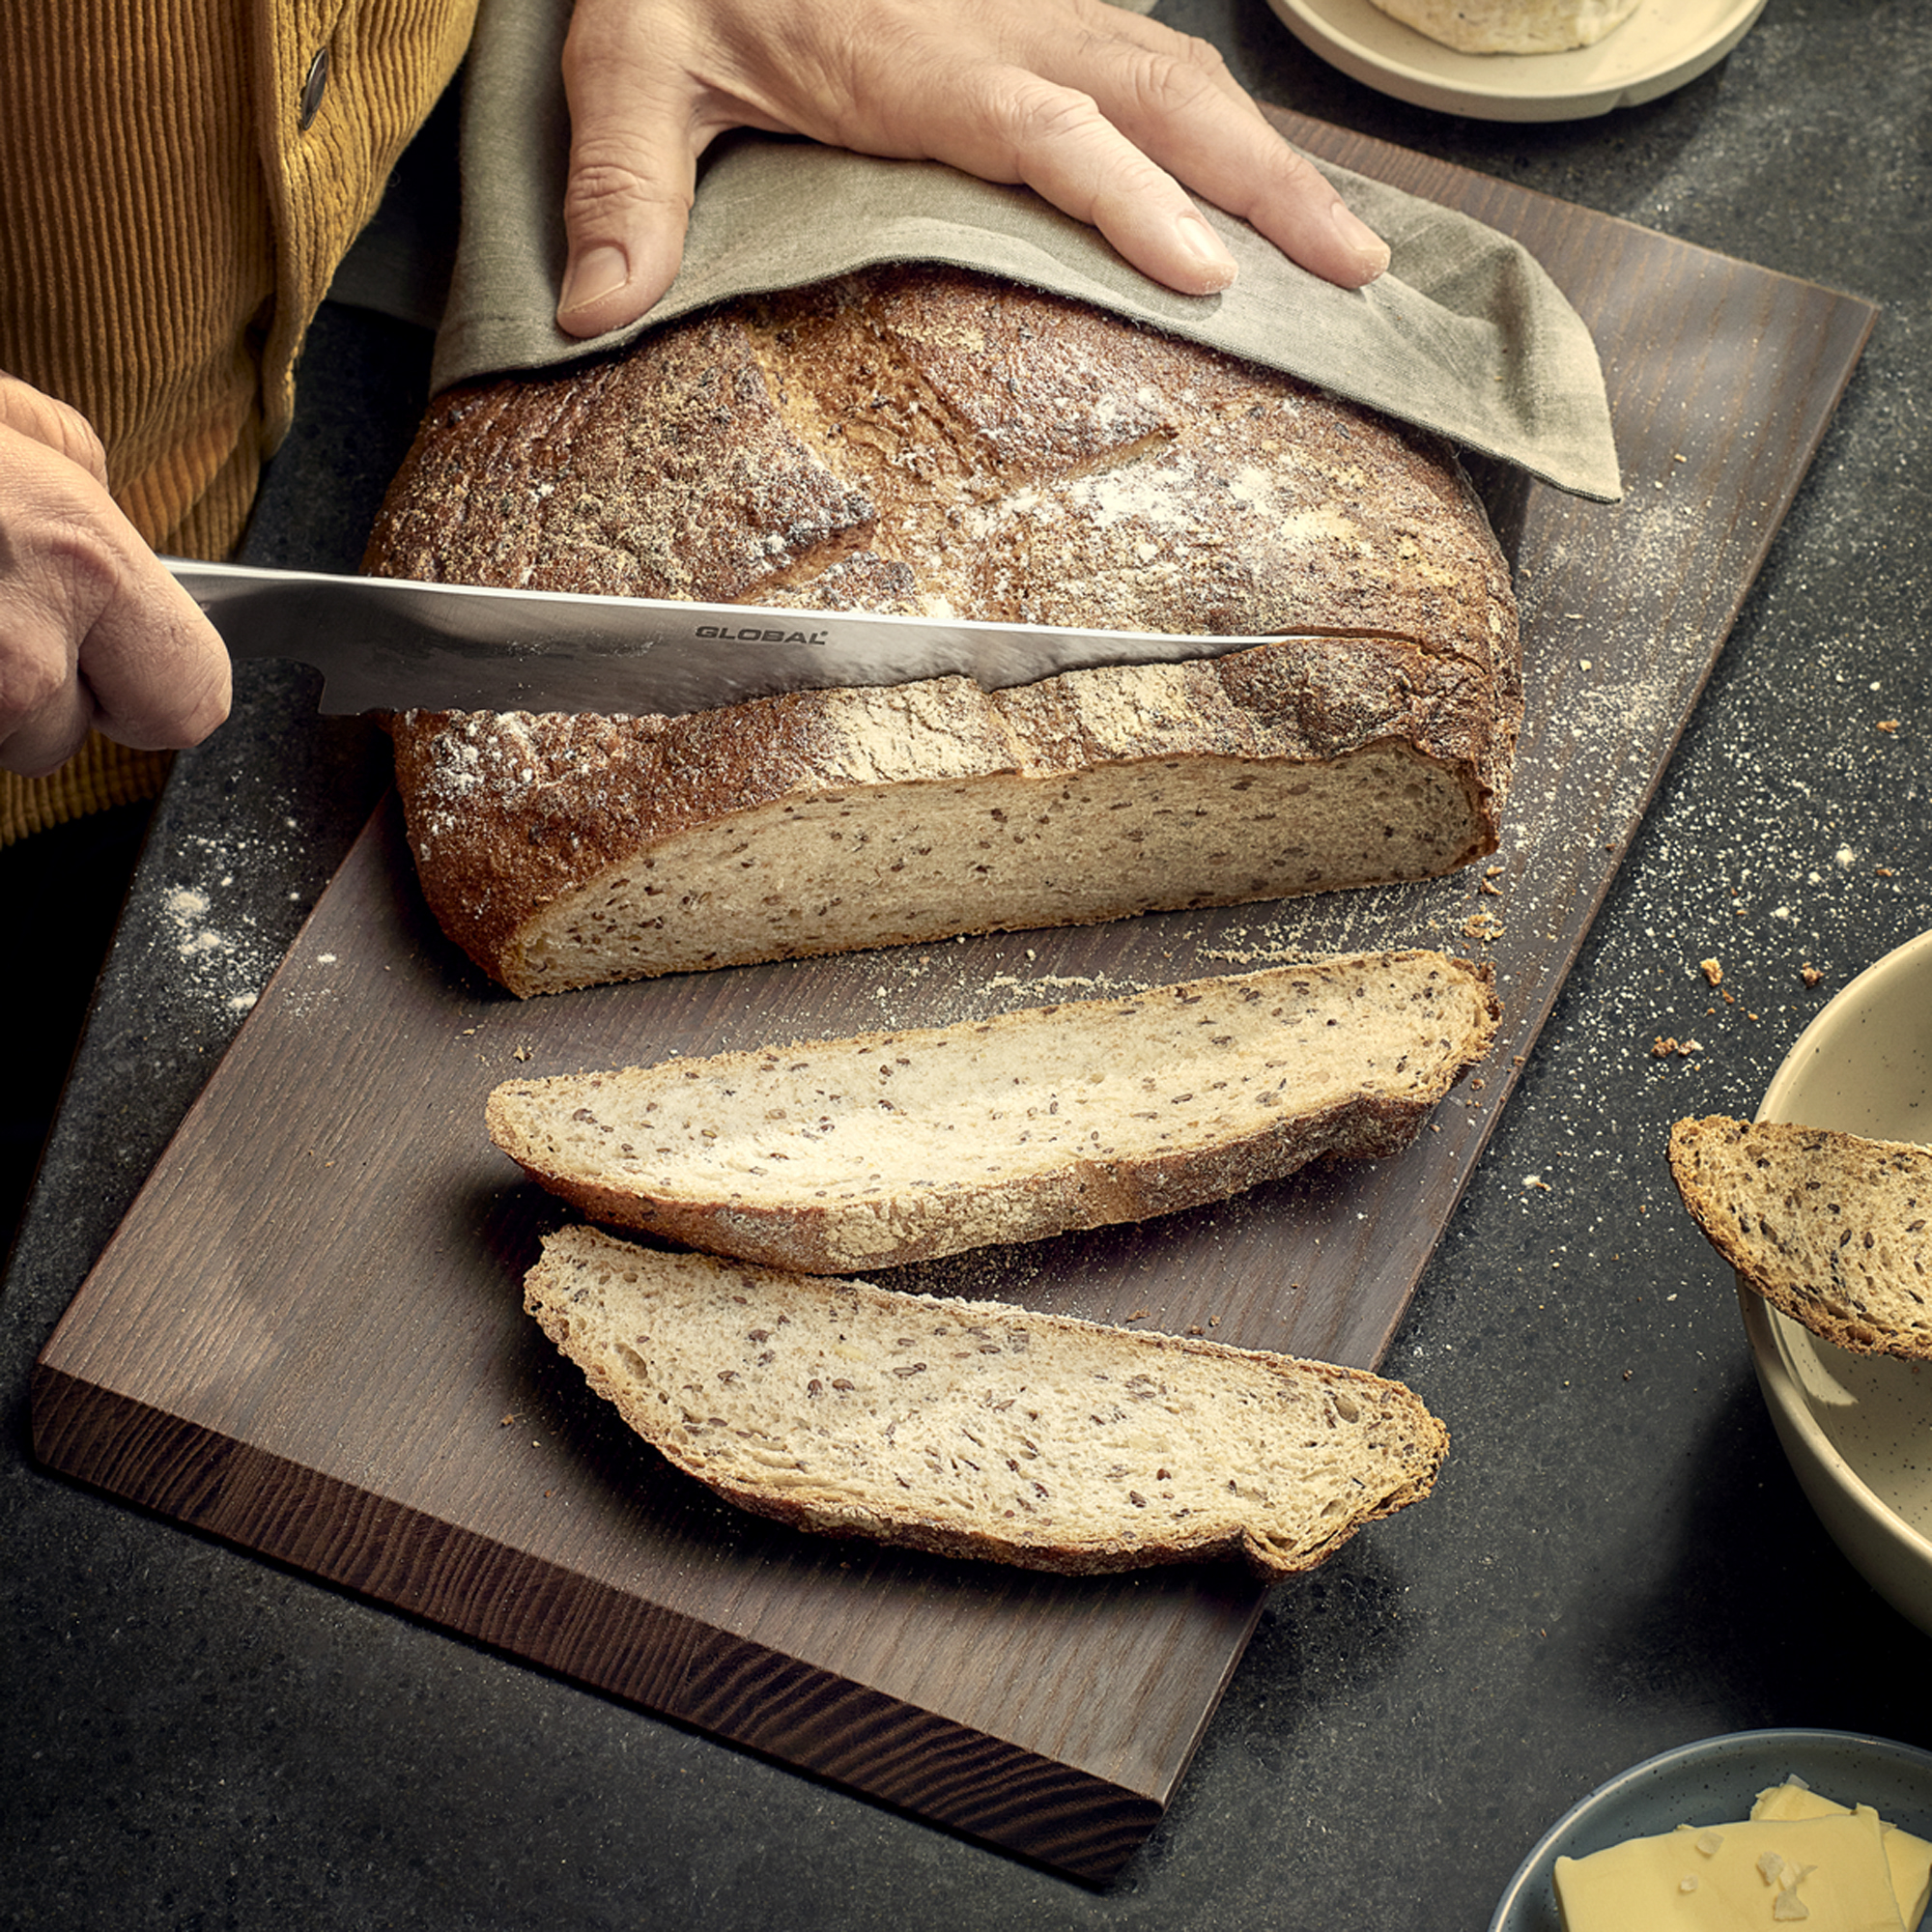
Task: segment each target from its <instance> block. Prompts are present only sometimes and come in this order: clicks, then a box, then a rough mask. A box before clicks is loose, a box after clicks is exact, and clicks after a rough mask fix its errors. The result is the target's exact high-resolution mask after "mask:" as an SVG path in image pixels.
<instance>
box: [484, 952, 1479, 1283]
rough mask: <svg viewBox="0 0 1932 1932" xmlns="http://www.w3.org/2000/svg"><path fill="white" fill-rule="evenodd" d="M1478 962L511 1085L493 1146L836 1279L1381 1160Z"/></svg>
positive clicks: (743, 1251) (671, 1227) (1026, 1013)
mask: <svg viewBox="0 0 1932 1932" xmlns="http://www.w3.org/2000/svg"><path fill="white" fill-rule="evenodd" d="M1496 1016H1497V1007H1496V1001H1495V996H1494V992H1493V990H1492V982H1491V978H1490V974H1489V972H1488V969H1486V968H1482V967H1477V966H1474V965H1471V964H1470V963H1469V962H1467V961H1465V960H1462V959H1456V958H1453V957H1450V956H1449V955H1446V954H1442V953H1435V952H1390V953H1371V954H1354V955H1348V956H1344V957H1337V958H1329V959H1320V960H1311V961H1308V962H1306V963H1304V964H1300V965H1294V966H1282V967H1275V968H1271V969H1269V970H1267V971H1265V972H1261V973H1248V974H1236V975H1230V976H1228V977H1226V978H1219V979H1209V980H1195V981H1191V982H1188V983H1185V984H1181V985H1171V986H1162V987H1156V988H1154V989H1152V990H1151V991H1148V992H1145V993H1138V994H1133V995H1130V996H1127V997H1123V998H1117V999H1110V1000H1087V1001H1077V1002H1070V1003H1066V1004H1063V1005H1058V1006H1051V1007H1035V1008H1027V1009H1020V1010H1018V1011H1015V1012H1009V1013H1005V1014H1000V1015H996V1016H994V1017H992V1018H988V1019H984V1020H979V1021H970V1022H959V1023H955V1024H953V1025H952V1026H946V1027H933V1028H924V1029H907V1030H903V1031H898V1032H892V1033H871V1034H864V1035H859V1036H857V1037H851V1038H845V1039H836V1040H812V1041H805V1042H800V1043H796V1044H790V1045H781V1046H773V1047H769V1048H766V1049H763V1050H760V1051H756V1052H750V1053H728V1054H720V1055H717V1056H713V1057H708V1058H691V1059H676V1060H669V1061H665V1062H661V1063H659V1064H658V1065H653V1066H646V1067H631V1068H627V1069H622V1070H616V1071H611V1072H595V1073H585V1074H582V1075H565V1076H559V1077H555V1078H551V1079H539V1080H519V1081H508V1082H505V1083H504V1084H503V1085H501V1086H499V1087H498V1088H497V1090H496V1092H495V1093H493V1094H491V1096H490V1100H489V1103H488V1109H487V1121H488V1126H489V1131H490V1133H491V1136H492V1137H493V1138H494V1139H495V1141H496V1142H497V1145H498V1146H499V1147H500V1148H501V1149H503V1151H505V1152H506V1153H508V1154H509V1155H510V1156H511V1157H512V1158H513V1159H514V1160H516V1161H517V1162H518V1163H519V1164H520V1165H521V1166H522V1167H523V1168H524V1169H525V1170H526V1172H527V1173H528V1174H530V1175H531V1176H532V1177H533V1178H534V1179H537V1180H538V1181H540V1182H541V1183H542V1184H543V1185H544V1186H545V1187H547V1188H549V1189H551V1190H553V1191H554V1192H555V1193H556V1194H558V1195H560V1196H561V1197H562V1198H564V1199H565V1200H567V1201H569V1202H570V1203H571V1204H572V1205H573V1206H575V1207H576V1208H579V1209H580V1210H581V1211H582V1212H583V1213H585V1214H587V1215H589V1216H590V1217H591V1218H592V1219H595V1220H599V1221H604V1222H608V1223H611V1224H613V1225H616V1226H619V1227H628V1228H635V1229H639V1230H643V1231H646V1232H648V1233H651V1234H654V1235H657V1236H663V1237H665V1238H667V1239H669V1240H674V1241H678V1242H681V1243H684V1244H685V1245H688V1246H691V1247H696V1248H701V1249H705V1250H708V1251H711V1252H713V1253H718V1254H725V1255H731V1256H734V1257H736V1258H738V1259H741V1260H747V1261H754V1262H759V1263H763V1264H767V1265H771V1266H776V1267H782V1268H791V1269H796V1270H798V1271H801V1272H805V1273H837V1272H840V1271H842V1270H845V1269H848V1268H879V1267H887V1266H895V1265H900V1264H907V1263H912V1262H919V1261H926V1260H930V1259H932V1258H934V1257H937V1256H941V1255H949V1254H957V1253H960V1252H962V1251H964V1250H966V1249H969V1248H980V1247H990V1246H993V1245H995V1244H999V1243H1006V1242H1013V1241H1027V1240H1037V1239H1039V1238H1042V1237H1044V1236H1050V1235H1056V1234H1061V1233H1064V1232H1066V1231H1068V1230H1071V1229H1079V1228H1094V1227H1102V1226H1107V1225H1111V1224H1114V1223H1119V1222H1124V1221H1136V1220H1145V1219H1147V1218H1149V1217H1151V1216H1153V1215H1156V1214H1164V1213H1171V1212H1174V1211H1176V1210H1179V1209H1180V1208H1191V1207H1196V1206H1198V1205H1200V1204H1201V1203H1203V1202H1208V1201H1216V1200H1222V1199H1225V1198H1227V1197H1228V1196H1230V1195H1233V1194H1236V1193H1239V1192H1242V1191H1243V1190H1245V1189H1247V1188H1251V1187H1254V1186H1256V1185H1258V1184H1260V1183H1261V1182H1263V1181H1264V1180H1273V1179H1280V1178H1281V1177H1282V1176H1284V1175H1287V1174H1290V1173H1293V1171H1294V1170H1295V1169H1297V1168H1299V1167H1301V1166H1303V1165H1304V1164H1306V1163H1307V1162H1308V1161H1310V1160H1313V1159H1315V1158H1317V1157H1318V1156H1321V1155H1324V1154H1325V1155H1330V1156H1338V1157H1350V1158H1375V1157H1379V1156H1384V1155H1388V1154H1392V1153H1395V1152H1398V1151H1401V1150H1402V1149H1403V1148H1404V1147H1406V1146H1407V1145H1408V1144H1409V1142H1410V1141H1411V1140H1412V1139H1413V1138H1414V1136H1415V1135H1416V1133H1417V1132H1418V1131H1419V1130H1420V1128H1421V1125H1422V1123H1423V1122H1424V1121H1425V1120H1426V1119H1427V1117H1428V1115H1429V1113H1430V1112H1431V1110H1432V1109H1433V1108H1434V1107H1435V1104H1436V1103H1437V1101H1439V1100H1440V1099H1441V1097H1442V1096H1443V1094H1446V1093H1447V1092H1448V1091H1449V1089H1450V1088H1451V1087H1452V1086H1453V1085H1454V1084H1455V1082H1456V1081H1457V1080H1458V1079H1459V1078H1460V1077H1461V1076H1462V1074H1463V1071H1464V1070H1465V1069H1466V1068H1467V1067H1468V1066H1469V1065H1472V1064H1474V1063H1475V1062H1476V1061H1478V1060H1480V1059H1481V1058H1482V1056H1483V1054H1484V1053H1485V1052H1486V1051H1487V1050H1488V1048H1489V1045H1490V1041H1491V1039H1492V1035H1493V1030H1494V1026H1495V1021H1496Z"/></svg>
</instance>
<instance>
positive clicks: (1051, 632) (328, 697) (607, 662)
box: [162, 557, 1331, 716]
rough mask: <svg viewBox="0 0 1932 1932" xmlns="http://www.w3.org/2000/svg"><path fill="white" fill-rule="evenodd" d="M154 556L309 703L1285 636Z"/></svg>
mask: <svg viewBox="0 0 1932 1932" xmlns="http://www.w3.org/2000/svg"><path fill="white" fill-rule="evenodd" d="M162 561H163V562H164V563H165V564H166V566H167V568H168V570H169V571H170V572H171V573H172V574H173V575H174V577H175V578H176V579H177V580H178V581H179V582H181V583H182V584H183V586H184V587H185V589H186V590H187V592H188V594H189V595H190V596H191V597H192V598H193V599H194V600H195V602H196V603H197V604H198V605H200V607H201V608H202V610H203V611H205V612H206V613H207V615H208V617H209V619H210V621H211V622H212V623H213V626H214V628H215V629H216V631H218V632H219V633H220V635H221V638H222V641H223V642H224V643H226V644H227V646H228V649H229V652H230V654H231V655H232V656H234V657H237V658H274V659H287V660H292V661H294V662H297V663H300V664H305V665H309V666H312V667H313V668H316V669H318V670H320V671H321V672H322V675H323V687H322V693H321V696H320V699H319V705H320V708H321V709H322V710H323V711H324V712H327V713H331V714H349V713H355V712H363V711H407V710H413V709H421V710H431V711H444V710H468V711H592V712H605V713H613V714H625V715H633V716H637V715H648V714H651V713H657V714H661V715H664V716H678V715H681V714H683V713H685V712H692V711H709V710H713V709H716V708H718V707H719V706H722V705H726V704H734V703H737V702H739V701H740V700H742V699H744V698H748V697H761V696H772V695H774V694H776V693H779V692H785V691H809V690H825V689H830V688H833V687H837V686H841V685H891V684H910V683H913V682H915V681H916V680H918V679H921V678H927V677H942V676H947V675H952V674H957V675H961V676H965V677H970V678H973V679H974V680H975V681H977V682H978V683H979V684H980V685H981V686H983V687H984V688H985V689H987V690H989V691H993V690H1000V689H1003V688H1007V687H1010V686H1013V685H1021V684H1033V683H1036V682H1037V681H1038V680H1039V679H1041V678H1044V677H1052V676H1055V675H1056V674H1057V673H1059V672H1061V671H1066V670H1082V669H1088V668H1094V667H1096V666H1101V665H1128V664H1171V663H1177V662H1181V661H1184V660H1187V659H1190V658H1207V657H1219V656H1222V655H1224V654H1226V653H1228V652H1232V651H1239V650H1246V649H1249V648H1251V647H1252V646H1254V645H1257V644H1263V643H1271V642H1275V641H1278V637H1277V636H1275V635H1270V636H1265V637H1245V636H1244V637H1179V636H1170V635H1167V634H1156V633H1151V632H1140V631H1082V630H1069V629H1063V628H1060V627H1057V626H1054V625H1048V624H1002V623H989V622H985V621H983V620H966V619H958V620H950V619H949V620H938V619H934V618H929V617H896V616H882V615H879V614H877V613H874V612H871V611H789V610H777V609H771V608H768V607H765V606H760V605H746V604H687V603H682V602H677V601H671V600H665V599H658V598H649V597H606V596H589V595H582V594H579V593H576V592H571V591H558V590H505V589H498V588H483V587H479V586H476V585H471V584H458V583H423V582H414V581H412V580H411V579H407V578H392V577H347V576H338V575H333V574H328V573H323V572H316V571H301V570H280V569H272V568H265V567H262V566H259V565H244V564H227V563H204V562H200V561H197V560H195V559H192V558H186V557H164V558H163V559H162ZM1280 635H1288V634H1280ZM1295 635H1300V634H1295ZM1313 635H1323V636H1325V635H1331V634H1329V633H1325V632H1324V633H1318V634H1313Z"/></svg>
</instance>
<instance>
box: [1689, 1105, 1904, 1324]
mask: <svg viewBox="0 0 1932 1932" xmlns="http://www.w3.org/2000/svg"><path fill="white" fill-rule="evenodd" d="M1670 1171H1671V1174H1672V1177H1673V1178H1674V1179H1675V1180H1676V1182H1677V1190H1678V1192H1679V1193H1680V1194H1681V1195H1682V1196H1683V1197H1684V1205H1685V1207H1686V1208H1689V1209H1690V1216H1691V1219H1692V1220H1694V1221H1695V1222H1696V1223H1697V1225H1698V1227H1699V1228H1700V1229H1702V1231H1703V1233H1704V1235H1705V1236H1706V1238H1707V1239H1708V1240H1709V1241H1710V1242H1711V1244H1712V1246H1714V1247H1715V1248H1716V1249H1717V1250H1718V1252H1719V1254H1720V1255H1722V1256H1723V1258H1724V1259H1725V1260H1726V1261H1727V1262H1729V1263H1730V1264H1731V1265H1732V1267H1734V1268H1735V1269H1736V1270H1737V1273H1738V1279H1739V1280H1740V1281H1741V1282H1742V1283H1743V1284H1744V1285H1745V1287H1747V1289H1749V1290H1751V1291H1752V1293H1756V1294H1760V1295H1762V1296H1763V1297H1764V1298H1765V1300H1767V1301H1769V1302H1770V1303H1771V1304H1772V1306H1773V1307H1775V1308H1776V1309H1778V1310H1780V1311H1781V1312H1782V1313H1784V1314H1786V1315H1788V1316H1790V1318H1791V1319H1792V1320H1793V1321H1798V1322H1801V1323H1803V1324H1804V1327H1806V1328H1808V1329H1810V1331H1811V1332H1812V1333H1813V1334H1814V1335H1817V1336H1819V1337H1820V1338H1821V1339H1822V1340H1824V1341H1827V1342H1831V1343H1833V1344H1834V1345H1835V1346H1836V1347H1838V1348H1840V1349H1850V1350H1854V1351H1856V1352H1858V1353H1860V1354H1884V1355H1903V1356H1907V1357H1910V1358H1914V1359H1917V1360H1920V1361H1932V1148H1925V1147H1919V1146H1917V1145H1915V1144H1913V1143H1911V1142H1906V1141H1881V1140H1867V1139H1864V1138H1862V1137H1861V1136H1860V1135H1858V1134H1846V1133H1834V1132H1832V1131H1829V1130H1827V1129H1825V1128H1822V1127H1804V1126H1792V1125H1787V1124H1784V1123H1781V1122H1766V1121H1759V1122H1747V1121H1734V1120H1729V1119H1726V1118H1725V1117H1723V1116H1721V1115H1716V1116H1713V1117H1711V1118H1709V1119H1707V1120H1685V1121H1679V1122H1677V1124H1676V1125H1675V1126H1674V1127H1673V1128H1672V1129H1671V1131H1670Z"/></svg>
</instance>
